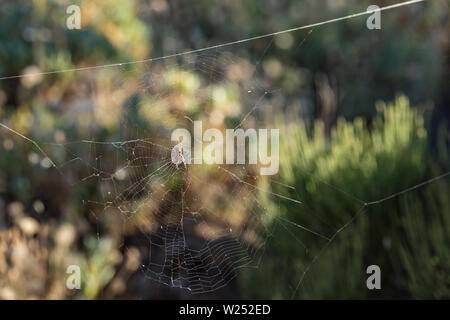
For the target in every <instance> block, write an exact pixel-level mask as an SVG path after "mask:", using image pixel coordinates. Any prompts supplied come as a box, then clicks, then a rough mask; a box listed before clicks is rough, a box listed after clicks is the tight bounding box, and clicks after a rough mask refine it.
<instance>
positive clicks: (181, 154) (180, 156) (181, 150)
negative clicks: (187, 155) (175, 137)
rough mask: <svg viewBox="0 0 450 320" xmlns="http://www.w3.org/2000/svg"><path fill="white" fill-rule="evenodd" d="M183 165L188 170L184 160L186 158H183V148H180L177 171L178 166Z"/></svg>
mask: <svg viewBox="0 0 450 320" xmlns="http://www.w3.org/2000/svg"><path fill="white" fill-rule="evenodd" d="M181 163H182V164H183V165H184V168H185V169H186V160H185V159H184V156H183V147H181V148H179V149H178V152H177V163H176V164H175V166H176V167H177V170H178V165H179V164H181Z"/></svg>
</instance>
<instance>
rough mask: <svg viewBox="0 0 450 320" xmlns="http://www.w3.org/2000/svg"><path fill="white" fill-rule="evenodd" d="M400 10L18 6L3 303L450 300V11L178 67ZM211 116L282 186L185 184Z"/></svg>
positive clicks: (3, 106) (268, 182) (240, 168)
mask: <svg viewBox="0 0 450 320" xmlns="http://www.w3.org/2000/svg"><path fill="white" fill-rule="evenodd" d="M397 2H400V0H398V1H397ZM393 3H396V1H390V0H389V1H384V0H383V1H370V2H369V1H361V0H327V1H325V0H302V1H300V0H298V1H295V0H284V1H278V0H264V1H261V0H252V1H245V2H242V1H231V0H220V1H211V0H208V1H206V0H195V1H172V0H146V1H144V0H122V1H106V0H96V1H90V0H85V1H84V0H83V1H75V0H74V1H61V0H33V1H31V0H30V1H2V3H1V4H0V77H10V76H15V75H21V76H20V77H12V78H8V79H2V80H0V123H1V124H2V126H1V127H0V299H166V298H172V299H181V298H184V299H197V298H219V299H220V298H227V299H228V298H238V299H239V298H264V299H287V298H296V299H305V298H307V299H344V298H355V299H376V298H381V299H390V298H407V299H410V298H438V299H439V298H450V250H449V245H450V202H449V199H450V198H449V192H450V188H449V183H448V179H449V178H448V176H446V175H445V174H446V173H447V172H448V171H449V170H450V166H449V151H448V144H449V137H450V136H449V131H448V126H449V122H448V121H449V116H450V114H449V110H450V106H449V103H450V101H449V90H448V83H449V62H450V61H449V49H450V45H449V38H450V37H449V28H450V24H449V2H448V1H445V0H434V1H425V2H424V3H419V4H414V5H410V6H405V7H401V8H397V9H393V10H389V11H385V12H383V13H382V15H381V26H382V28H381V30H369V29H368V28H367V27H366V18H367V17H366V16H364V17H358V18H353V19H348V20H345V21H340V22H336V23H332V24H327V25H324V26H320V27H316V28H307V29H304V30H299V31H295V32H288V33H283V34H280V35H276V36H268V37H264V38H261V39H256V40H252V41H247V42H244V43H240V44H235V45H230V46H224V47H219V48H215V49H211V50H205V51H200V52H195V53H191V54H185V55H180V56H175V57H173V56H171V55H173V54H176V53H180V52H186V51H190V50H196V49H199V48H205V47H208V46H215V45H218V44H223V43H227V42H232V41H235V40H239V39H245V38H249V37H253V36H257V35H262V34H267V33H272V32H276V31H279V30H284V29H289V28H292V27H297V26H302V25H308V24H311V23H315V22H320V21H325V20H328V19H332V18H336V17H341V16H345V15H349V14H352V13H357V12H362V11H365V10H366V9H367V7H368V6H369V5H370V4H377V5H379V6H380V7H381V6H385V5H389V4H393ZM72 4H75V5H78V6H79V7H80V9H81V28H80V29H79V30H78V29H74V30H69V29H68V28H67V26H66V21H67V18H68V17H69V14H67V13H66V9H67V7H68V6H69V5H72ZM158 57H163V58H158ZM149 58H157V59H154V60H148V59H149ZM132 61H133V63H128V62H132ZM118 63H122V65H116V64H118ZM111 64H114V65H112V66H111ZM93 66H101V67H98V68H91V67H93ZM83 68H85V69H83ZM72 69H81V70H78V71H70V70H72ZM61 70H66V71H65V72H58V71H61ZM55 71H57V72H55ZM194 120H201V121H202V122H203V126H204V127H205V129H206V128H217V129H219V130H221V131H222V132H224V131H225V129H227V128H237V127H242V128H244V129H247V128H256V129H259V128H278V129H280V155H279V159H280V170H279V173H278V174H277V175H274V176H260V175H259V169H258V168H259V166H258V165H256V166H255V165H228V166H218V165H206V164H203V165H188V166H187V169H185V168H176V167H175V166H174V165H173V164H172V163H170V150H171V148H172V147H173V146H174V143H173V142H172V141H171V139H170V135H171V132H172V131H173V130H174V129H175V128H187V129H192V121H194ZM53 163H54V164H55V166H53ZM155 170H157V172H156V173H155ZM435 177H437V178H436V179H434V178H435ZM391 195H392V196H391ZM70 265H77V266H79V267H80V270H81V288H80V289H75V290H71V289H69V288H67V279H68V277H69V276H70V275H69V274H68V273H67V272H66V271H67V267H68V266H70ZM369 265H378V266H379V267H380V269H381V279H382V280H381V286H382V289H381V290H368V288H367V286H366V279H367V277H368V275H367V273H366V268H367V267H368V266H369Z"/></svg>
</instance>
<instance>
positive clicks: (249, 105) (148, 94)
mask: <svg viewBox="0 0 450 320" xmlns="http://www.w3.org/2000/svg"><path fill="white" fill-rule="evenodd" d="M298 30H300V29H297V30H292V31H297V32H299V33H302V37H300V38H299V41H298V43H296V44H295V45H294V47H295V49H296V50H298V49H301V48H302V46H304V45H307V44H308V39H310V37H314V33H313V32H312V30H313V29H312V27H310V28H307V29H306V30H304V31H298ZM275 36H277V35H275V34H274V35H272V36H270V37H264V38H261V39H258V38H255V39H252V41H251V42H249V43H246V44H245V45H249V46H251V45H252V44H254V43H255V42H257V44H258V45H257V49H255V50H253V51H255V52H256V54H255V56H254V57H250V58H249V57H240V55H239V46H242V45H243V44H242V43H236V46H235V47H233V49H232V48H228V47H227V48H222V47H220V46H217V47H214V48H212V49H209V50H208V51H200V50H198V51H194V52H192V53H189V54H183V55H175V56H169V57H167V58H166V57H163V58H164V59H162V58H161V59H158V60H157V59H153V60H152V59H150V60H149V61H145V62H142V63H139V64H138V69H139V71H137V73H138V75H136V74H133V76H130V75H129V74H128V71H129V69H128V68H129V67H130V66H129V65H127V64H116V65H114V67H115V68H113V69H112V68H108V69H106V70H95V72H97V73H96V75H97V76H98V77H99V79H100V81H98V82H97V83H96V84H95V85H97V86H99V87H101V88H95V85H93V86H92V88H91V89H89V90H86V91H84V92H81V93H80V94H79V96H78V97H77V98H76V99H77V100H80V101H81V100H93V101H95V105H96V109H94V107H93V106H90V107H89V104H88V107H87V109H86V110H84V111H82V112H80V114H70V113H69V115H68V116H67V117H66V118H65V119H63V120H64V121H68V122H70V121H72V120H73V119H75V120H73V121H78V124H79V125H80V126H81V128H82V129H81V130H80V131H79V132H77V133H76V137H77V138H76V139H73V140H70V137H68V141H67V142H56V143H48V142H47V143H46V142H43V141H36V140H34V139H32V138H31V137H25V136H23V135H21V134H20V132H18V131H16V130H14V129H12V128H10V127H8V126H7V125H6V124H2V123H0V125H1V126H2V127H3V129H6V130H7V131H8V132H9V133H11V134H13V135H16V136H18V137H19V138H21V139H24V140H26V142H29V143H32V144H33V145H34V146H35V147H36V149H37V150H36V151H37V152H40V154H41V155H42V156H43V157H44V158H45V159H48V161H49V163H50V167H51V166H53V167H54V168H56V170H58V172H59V173H60V175H61V178H62V179H64V181H66V183H67V184H69V185H70V186H71V187H72V188H77V186H79V185H81V184H83V185H84V186H85V187H87V188H88V190H92V194H95V195H96V197H97V198H92V197H91V195H90V194H84V195H83V198H82V199H81V200H80V201H82V202H83V204H84V207H85V208H86V211H88V212H90V213H91V214H92V215H93V216H94V217H95V219H96V220H97V221H98V225H99V226H101V228H104V226H103V224H105V221H113V224H117V225H115V226H114V227H111V228H113V229H114V232H118V233H120V234H121V236H122V238H121V241H122V242H121V243H120V244H119V247H121V248H122V249H123V248H124V247H126V246H127V242H126V240H125V238H126V237H127V236H129V235H130V234H133V233H136V232H140V233H141V234H143V235H144V237H145V242H144V243H143V247H144V249H145V250H143V251H144V252H145V254H144V259H143V260H142V263H141V266H140V272H142V273H143V274H144V275H145V276H146V277H148V278H150V279H152V280H154V281H157V282H160V283H162V284H164V285H167V286H170V287H174V288H182V289H184V290H186V291H188V292H189V293H192V294H200V293H207V292H212V291H215V290H218V289H220V288H222V287H224V286H226V285H228V284H229V283H230V282H231V281H232V280H233V279H234V278H235V277H237V276H238V274H239V272H240V270H241V269H242V268H254V269H258V268H259V266H260V264H261V263H263V259H264V256H265V255H276V253H274V252H271V251H270V248H269V249H268V248H267V243H268V240H269V239H270V240H273V241H278V239H273V231H274V230H272V229H271V228H281V229H282V230H284V232H285V233H286V235H288V236H289V237H290V239H291V240H292V241H293V242H294V243H295V244H297V245H298V250H299V251H301V252H302V255H303V259H302V261H301V262H300V263H299V264H298V265H297V264H296V265H295V268H296V270H297V272H296V274H293V275H289V276H290V277H291V278H292V287H291V293H292V297H295V296H296V293H297V291H298V290H299V289H300V288H301V286H302V284H303V282H304V279H305V277H306V276H307V275H308V272H309V271H310V269H311V268H313V267H314V264H315V262H316V261H317V260H318V259H320V257H321V255H322V254H323V252H325V251H326V249H327V248H328V247H329V245H330V244H331V243H332V242H333V241H334V240H335V239H336V237H338V236H339V234H340V233H341V232H342V231H343V230H345V229H346V228H347V227H348V226H350V225H351V224H352V223H353V222H354V221H355V220H356V219H357V218H358V216H360V215H361V214H364V213H365V212H366V211H367V210H368V208H369V207H371V206H375V205H377V204H380V203H383V202H385V201H388V200H390V199H392V198H394V197H398V196H401V195H404V194H406V193H408V192H411V191H413V190H415V189H417V188H420V187H423V186H426V185H428V184H430V183H433V182H435V181H437V180H440V179H443V178H446V177H448V175H449V173H444V174H442V175H440V176H437V177H435V178H432V179H430V180H427V181H425V182H422V183H420V182H419V183H418V184H416V185H414V186H412V187H410V188H408V189H405V190H399V191H397V192H395V193H392V194H387V195H386V196H385V197H383V198H380V199H378V200H377V199H375V200H373V199H372V200H369V199H359V198H358V197H357V196H356V195H353V194H351V193H349V192H348V191H346V189H345V184H342V185H341V184H340V185H339V186H337V185H335V184H332V183H329V182H328V181H326V180H324V179H322V178H320V177H316V176H314V175H313V174H311V173H309V172H306V171H305V172H303V174H304V175H305V176H309V177H310V179H311V181H312V182H313V183H315V184H321V185H323V186H324V188H326V190H327V192H328V194H324V195H323V196H324V197H326V196H329V195H331V194H333V195H334V196H336V197H337V196H341V197H342V199H345V201H346V202H347V203H348V215H347V216H345V217H341V218H340V220H338V219H329V216H327V214H325V213H324V211H323V210H316V208H313V207H309V203H308V201H307V199H305V198H306V195H303V194H299V193H298V192H297V191H296V189H295V187H294V186H292V185H290V184H289V183H287V182H285V181H281V180H280V179H279V177H277V176H275V177H261V176H260V175H258V172H259V171H258V166H256V165H247V164H244V165H222V164H220V165H215V164H214V165H205V164H201V165H193V164H192V165H191V164H189V162H190V161H189V158H192V160H194V159H193V155H191V154H189V155H186V154H184V159H183V161H181V162H178V163H174V162H173V161H172V157H173V154H172V151H173V147H174V146H175V145H176V142H174V141H171V139H170V134H171V132H172V131H173V130H174V129H176V128H186V129H188V130H191V131H192V130H193V122H194V121H195V120H203V121H204V123H208V125H209V126H210V127H217V128H221V129H224V128H234V129H237V128H243V129H246V128H260V127H262V128H265V127H267V126H272V127H275V126H276V120H277V119H275V117H274V116H273V110H274V109H280V108H276V107H274V105H278V106H281V107H282V105H283V101H282V98H280V93H279V89H278V88H277V86H276V84H274V83H273V81H271V79H268V78H267V77H265V76H264V75H263V73H264V72H262V71H261V68H263V65H264V66H265V67H266V70H265V71H266V73H268V74H270V73H271V72H272V73H276V72H278V71H279V70H278V68H279V65H277V63H276V62H275V61H271V62H269V63H267V64H265V63H266V62H267V61H266V58H267V56H268V55H270V53H271V49H273V39H274V37H275ZM249 51H252V50H249ZM249 61H251V62H249ZM277 70H278V71H277ZM89 72H91V71H89ZM80 77H82V75H80ZM269 78H270V77H269ZM75 81H76V80H75ZM96 89H98V90H96ZM100 89H101V90H100ZM105 91H106V92H107V94H105ZM74 103H76V101H74ZM118 105H124V106H125V107H124V108H119V107H118ZM93 119H95V120H93ZM229 119H231V120H229ZM95 121H97V122H99V123H101V124H102V126H103V127H104V128H106V129H104V130H105V131H104V132H102V133H101V135H102V136H104V137H105V139H104V140H101V141H97V140H93V139H92V138H91V137H92V136H96V137H98V136H99V131H100V129H99V128H97V127H96V126H95ZM109 132H113V133H114V134H113V135H112V136H110V135H109ZM194 143H195V141H194ZM281 156H282V155H280V157H281ZM299 157H301V155H299ZM185 162H186V163H187V164H186V163H185ZM74 168H76V169H74ZM49 170H51V169H49ZM261 180H262V181H263V184H261ZM268 181H270V183H274V184H276V185H277V186H278V187H279V188H277V189H276V190H272V189H271V188H267V187H264V182H265V183H266V185H267V182H268ZM286 190H289V192H285V191H286ZM293 194H295V197H293V196H292V195H293ZM267 197H269V198H271V199H274V203H276V201H277V200H279V201H287V202H289V203H290V204H291V208H292V212H293V213H295V219H293V218H291V217H292V216H293V215H292V214H291V215H290V216H289V217H287V216H286V215H284V214H280V215H273V214H270V212H273V209H272V210H268V208H267V202H265V201H264V199H265V198H267ZM329 209H330V210H329V212H331V214H332V211H333V210H332V208H329ZM269 222H270V223H269ZM269 226H270V227H269ZM101 236H102V234H101V232H99V234H98V237H101ZM311 244H312V245H311ZM311 246H313V247H311ZM125 249H126V248H125ZM305 261H306V263H305ZM295 263H297V262H295V261H293V264H295Z"/></svg>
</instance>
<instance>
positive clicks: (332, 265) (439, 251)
mask: <svg viewBox="0 0 450 320" xmlns="http://www.w3.org/2000/svg"><path fill="white" fill-rule="evenodd" d="M377 112H378V113H377V116H376V117H375V118H374V119H373V121H372V122H371V123H370V124H367V123H365V122H364V121H363V120H362V119H355V120H354V121H352V122H348V121H345V120H338V122H337V125H336V126H335V128H334V129H333V130H332V132H331V135H330V137H327V136H326V134H325V132H324V129H323V125H322V123H321V122H319V121H318V122H316V123H315V124H314V126H313V128H312V130H311V132H308V130H307V128H306V126H305V125H304V124H299V123H294V124H289V125H286V126H284V128H283V129H281V133H280V137H281V139H280V140H281V142H280V143H281V145H280V180H281V181H282V182H283V183H285V184H288V185H290V186H292V187H294V188H295V189H294V188H286V187H285V186H282V185H280V184H277V183H273V182H272V181H271V180H263V181H262V182H261V187H262V188H264V189H266V190H271V191H273V192H276V193H281V194H284V195H286V196H288V197H291V198H295V199H299V200H301V201H302V204H301V205H299V204H295V203H293V202H291V201H288V200H283V199H279V198H276V199H274V198H271V197H269V196H268V193H263V192H261V193H260V199H261V202H262V203H263V204H264V206H265V207H266V213H265V215H264V219H265V222H266V223H267V224H268V226H269V229H270V230H271V232H272V237H270V240H269V242H268V244H267V254H266V258H265V260H264V261H263V263H261V265H260V272H247V273H245V274H244V277H243V281H244V282H245V283H246V284H245V287H247V288H250V289H249V290H250V292H249V294H251V295H252V296H255V297H266V298H267V297H272V298H289V297H291V296H293V297H295V298H314V299H315V298H318V299H319V298H364V297H366V298H390V297H403V298H405V297H424V298H431V297H434V298H442V297H447V298H448V297H450V278H449V276H448V275H449V271H450V259H449V253H448V245H449V244H450V233H449V230H450V218H449V216H448V213H449V208H450V205H449V201H448V194H449V192H448V191H449V190H448V189H449V188H448V180H447V179H445V177H443V178H442V179H439V180H437V181H434V182H432V183H431V182H430V183H427V184H425V185H423V186H421V187H420V188H419V187H418V188H416V189H413V190H408V191H407V192H404V193H401V194H397V193H398V192H399V191H402V190H405V189H408V188H409V187H411V186H415V185H418V184H419V183H421V182H423V181H426V180H427V179H429V177H430V176H437V175H438V173H437V171H438V170H437V169H436V168H437V166H436V165H435V164H434V161H433V160H432V158H431V156H430V155H429V152H428V150H427V134H426V130H425V127H424V120H423V117H422V115H421V114H420V112H419V111H418V110H417V109H412V108H410V106H409V101H408V99H407V98H405V97H404V96H399V97H398V98H397V99H396V101H395V102H394V103H393V104H390V105H386V104H384V103H379V104H378V105H377ZM445 154H448V153H447V151H446V150H445ZM393 194H397V195H396V196H395V197H391V198H386V197H387V196H389V195H393ZM378 200H381V201H378ZM358 212H359V213H361V214H358V215H357V213H358ZM354 217H355V219H353V218H354ZM294 224H297V225H294ZM344 226H345V227H344ZM342 227H344V228H343V229H342V231H339V230H340V229H341V228H342ZM327 238H328V239H332V241H329V240H327ZM323 248H325V249H323ZM322 249H323V250H322ZM371 264H376V265H379V266H380V268H381V274H382V277H381V278H382V290H373V291H370V290H368V289H367V287H366V279H367V277H368V275H367V274H366V268H367V266H369V265H371ZM305 271H307V272H305ZM269 275H270V276H269ZM303 275H305V276H304V278H303V280H302V281H301V282H300V280H301V279H302V276H303ZM261 279H264V281H261ZM268 281H269V282H270V283H268ZM299 284H300V286H299V287H298V290H297V289H296V286H297V285H299Z"/></svg>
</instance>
